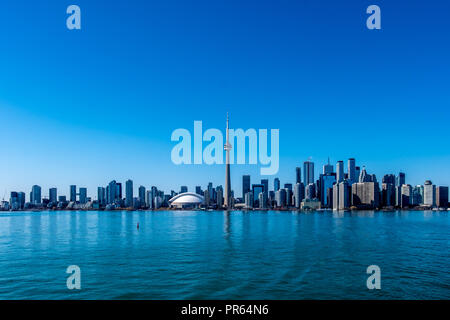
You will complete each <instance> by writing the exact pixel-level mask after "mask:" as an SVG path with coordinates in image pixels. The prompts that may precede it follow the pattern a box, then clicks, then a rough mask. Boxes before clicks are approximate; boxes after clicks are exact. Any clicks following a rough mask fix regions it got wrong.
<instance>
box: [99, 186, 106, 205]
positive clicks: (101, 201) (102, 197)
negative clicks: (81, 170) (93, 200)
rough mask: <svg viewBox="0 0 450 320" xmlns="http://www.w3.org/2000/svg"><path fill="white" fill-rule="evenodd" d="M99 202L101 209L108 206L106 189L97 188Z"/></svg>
mask: <svg viewBox="0 0 450 320" xmlns="http://www.w3.org/2000/svg"><path fill="white" fill-rule="evenodd" d="M97 200H98V204H99V205H100V206H101V207H103V206H105V205H106V190H105V188H104V187H97Z"/></svg>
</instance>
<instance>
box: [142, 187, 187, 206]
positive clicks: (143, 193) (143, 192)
mask: <svg viewBox="0 0 450 320" xmlns="http://www.w3.org/2000/svg"><path fill="white" fill-rule="evenodd" d="M138 192H139V193H138V194H139V198H138V199H139V208H144V207H145V187H144V186H140V187H139V189H138ZM186 192H187V191H186Z"/></svg>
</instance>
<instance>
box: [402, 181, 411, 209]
mask: <svg viewBox="0 0 450 320" xmlns="http://www.w3.org/2000/svg"><path fill="white" fill-rule="evenodd" d="M401 188H402V189H401V190H402V196H401V203H400V207H402V208H408V207H409V205H410V204H411V198H412V187H411V185H409V184H404V185H402V187H401Z"/></svg>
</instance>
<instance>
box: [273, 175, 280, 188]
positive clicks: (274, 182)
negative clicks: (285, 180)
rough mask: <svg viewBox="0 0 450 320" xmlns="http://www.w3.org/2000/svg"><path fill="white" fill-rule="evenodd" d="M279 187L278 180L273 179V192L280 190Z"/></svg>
mask: <svg viewBox="0 0 450 320" xmlns="http://www.w3.org/2000/svg"><path fill="white" fill-rule="evenodd" d="M280 186H281V184H280V179H278V178H275V179H273V191H278V190H280Z"/></svg>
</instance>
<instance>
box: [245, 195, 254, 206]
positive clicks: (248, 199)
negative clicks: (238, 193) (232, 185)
mask: <svg viewBox="0 0 450 320" xmlns="http://www.w3.org/2000/svg"><path fill="white" fill-rule="evenodd" d="M244 201H245V207H246V208H247V209H250V208H253V192H251V191H249V192H247V193H246V194H245V196H244Z"/></svg>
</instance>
